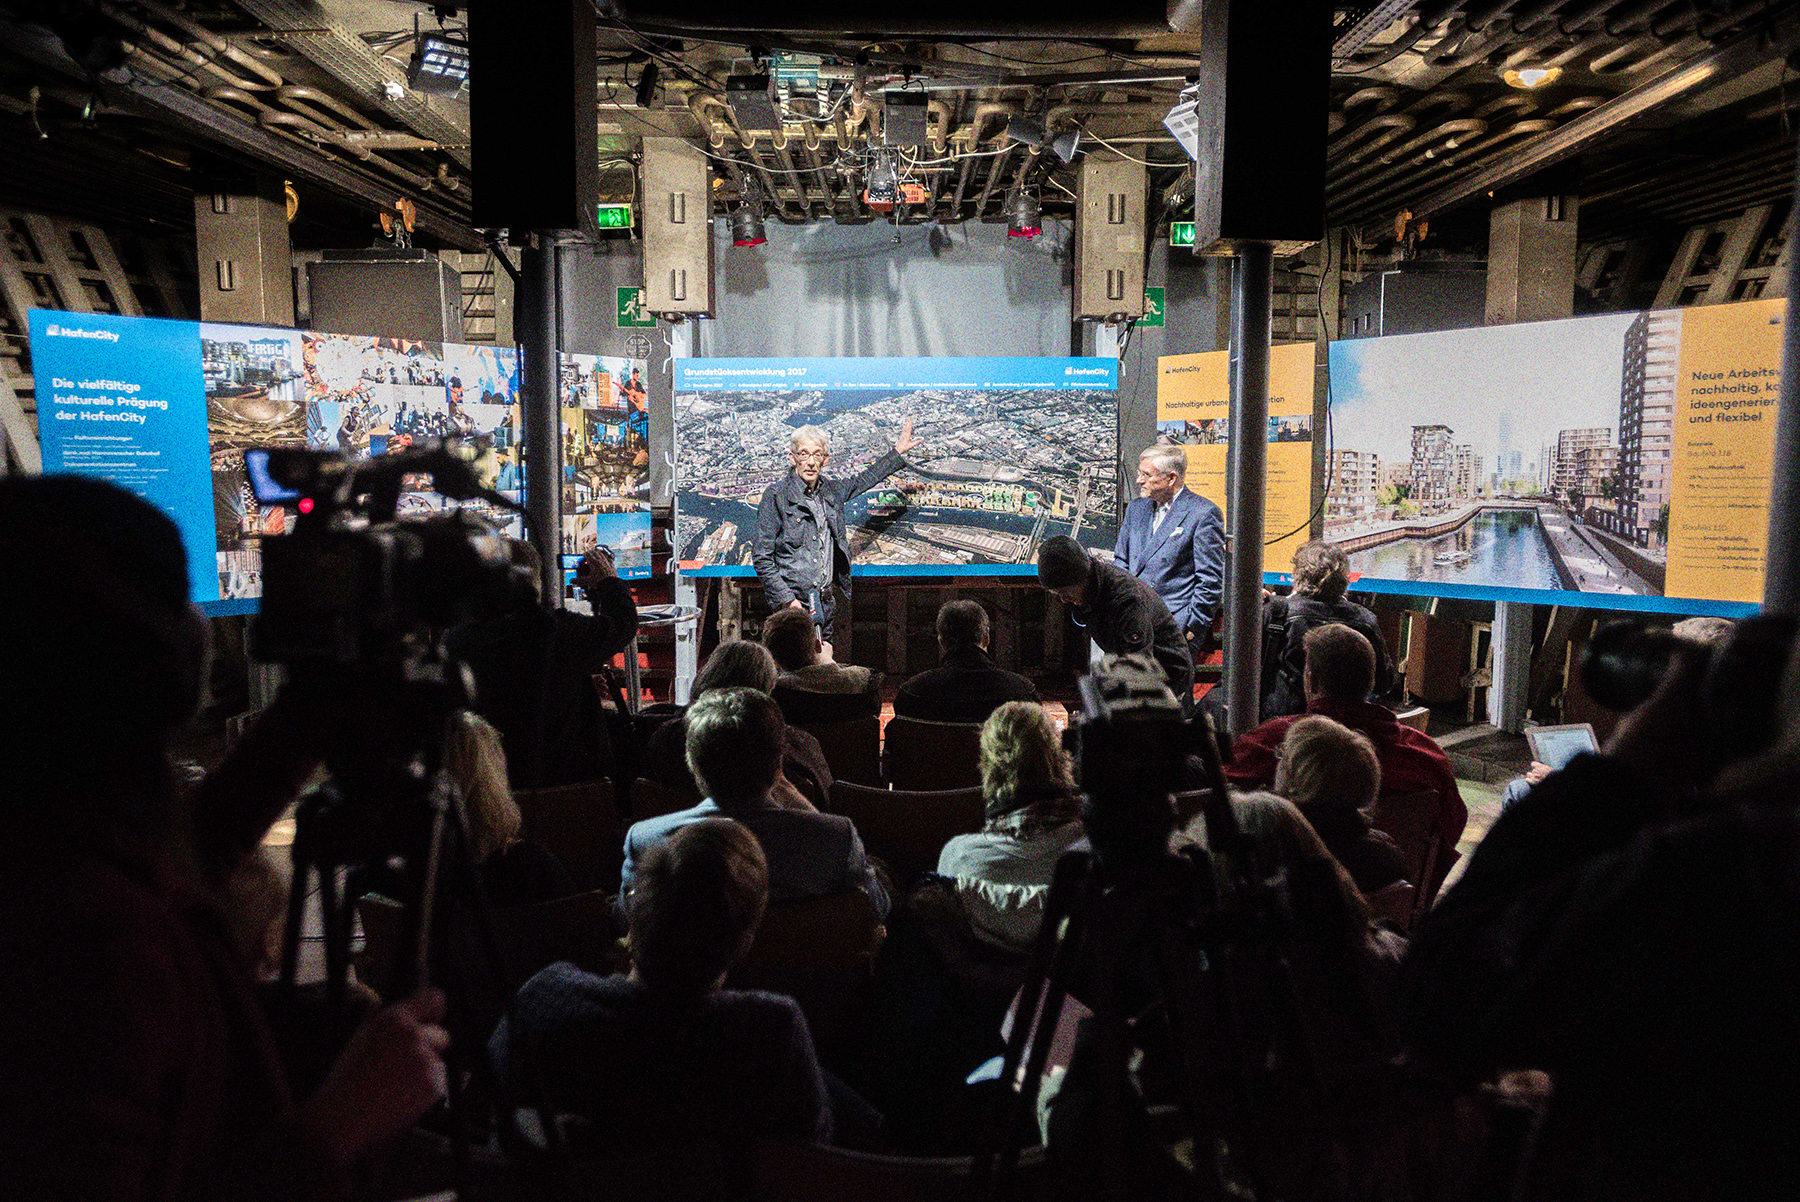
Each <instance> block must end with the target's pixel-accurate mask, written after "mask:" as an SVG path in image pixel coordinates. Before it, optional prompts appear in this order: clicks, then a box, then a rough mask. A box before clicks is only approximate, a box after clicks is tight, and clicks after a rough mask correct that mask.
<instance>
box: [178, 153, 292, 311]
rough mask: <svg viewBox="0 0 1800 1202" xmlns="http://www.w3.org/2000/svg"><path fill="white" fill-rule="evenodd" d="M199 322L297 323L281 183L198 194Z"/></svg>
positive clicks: (236, 187) (283, 193)
mask: <svg viewBox="0 0 1800 1202" xmlns="http://www.w3.org/2000/svg"><path fill="white" fill-rule="evenodd" d="M194 240H195V242H196V243H197V244H198V248H199V260H200V262H199V267H200V320H201V321H239V322H246V323H250V324H256V325H272V326H291V325H293V324H294V274H293V264H292V261H291V253H292V249H293V246H292V243H291V242H290V241H289V240H288V227H287V191H286V188H285V186H284V185H283V183H282V181H280V180H261V181H259V182H257V183H256V184H254V185H243V184H236V185H231V186H229V187H226V186H224V185H221V190H220V191H217V192H198V193H195V195H194Z"/></svg>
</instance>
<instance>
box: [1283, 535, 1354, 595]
mask: <svg viewBox="0 0 1800 1202" xmlns="http://www.w3.org/2000/svg"><path fill="white" fill-rule="evenodd" d="M1349 583H1350V561H1349V560H1348V559H1347V558H1345V556H1344V553H1343V552H1342V551H1340V550H1339V549H1338V548H1337V547H1335V546H1333V545H1332V544H1330V543H1328V542H1324V541H1323V540H1320V539H1314V540H1313V541H1312V542H1309V543H1301V544H1300V545H1299V546H1298V547H1296V548H1294V592H1295V593H1297V594H1298V595H1300V596H1302V597H1311V598H1313V599H1314V600H1316V601H1323V602H1324V603H1325V604H1327V605H1330V604H1332V603H1333V602H1335V601H1337V600H1338V599H1340V598H1341V597H1343V595H1344V589H1345V587H1346V586H1347V585H1348V584H1349Z"/></svg>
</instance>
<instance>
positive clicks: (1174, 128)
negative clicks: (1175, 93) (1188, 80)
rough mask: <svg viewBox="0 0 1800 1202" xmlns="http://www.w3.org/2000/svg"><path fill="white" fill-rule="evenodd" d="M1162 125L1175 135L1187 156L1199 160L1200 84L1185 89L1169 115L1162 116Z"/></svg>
mask: <svg viewBox="0 0 1800 1202" xmlns="http://www.w3.org/2000/svg"><path fill="white" fill-rule="evenodd" d="M1163 125H1164V127H1165V128H1167V129H1168V131H1169V132H1170V133H1172V134H1174V135H1175V140H1176V141H1177V142H1179V143H1181V148H1182V149H1183V150H1185V151H1187V153H1188V158H1190V159H1193V160H1194V161H1195V162H1196V163H1197V162H1199V161H1200V85H1199V84H1195V85H1194V86H1192V87H1190V88H1187V89H1185V90H1184V91H1183V92H1182V93H1181V96H1180V98H1179V99H1177V100H1176V101H1175V107H1174V108H1172V109H1170V110H1169V115H1168V116H1167V117H1164V118H1163Z"/></svg>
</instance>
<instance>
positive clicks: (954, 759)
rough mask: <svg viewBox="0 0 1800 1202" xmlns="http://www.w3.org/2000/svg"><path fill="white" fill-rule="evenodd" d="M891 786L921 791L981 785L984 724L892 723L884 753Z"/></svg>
mask: <svg viewBox="0 0 1800 1202" xmlns="http://www.w3.org/2000/svg"><path fill="white" fill-rule="evenodd" d="M883 758H884V761H885V764H886V767H887V779H888V783H889V784H890V785H892V786H894V788H896V789H911V790H914V791H917V792H926V791H940V790H944V789H966V788H969V787H970V786H976V787H979V786H980V784H981V766H980V760H981V724H980V723H979V722H928V721H925V720H924V719H922V718H902V717H899V716H895V717H894V718H891V719H889V720H888V724H887V747H886V749H885V752H884V756H883Z"/></svg>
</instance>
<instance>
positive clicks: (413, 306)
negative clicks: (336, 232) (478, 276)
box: [306, 247, 465, 342]
mask: <svg viewBox="0 0 1800 1202" xmlns="http://www.w3.org/2000/svg"><path fill="white" fill-rule="evenodd" d="M306 287H307V293H308V296H309V297H310V299H311V301H312V322H311V328H312V329H315V330H324V331H327V332H328V333H334V334H373V335H375V336H376V337H377V338H422V339H424V340H425V341H426V342H462V341H465V339H464V338H463V324H462V304H463V295H462V273H461V272H459V271H457V270H456V269H455V268H454V267H451V266H450V265H449V264H448V263H446V262H444V261H443V260H442V259H440V258H438V257H437V256H436V255H434V254H432V253H431V252H430V251H428V250H422V249H419V248H410V249H406V250H390V249H387V248H386V247H374V248H370V249H365V250H328V251H326V252H325V253H324V257H323V258H321V259H320V260H319V261H318V262H316V263H308V264H307V265H306Z"/></svg>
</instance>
